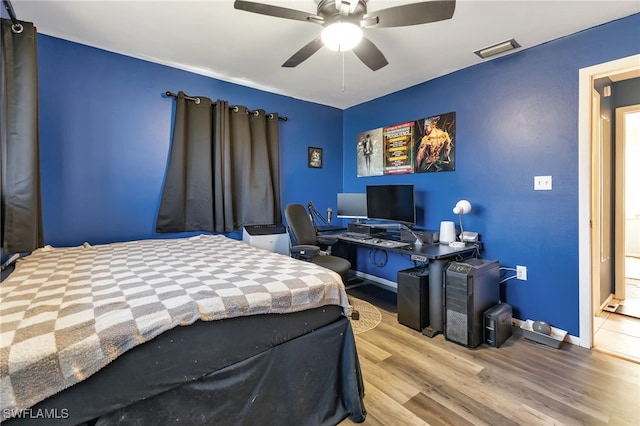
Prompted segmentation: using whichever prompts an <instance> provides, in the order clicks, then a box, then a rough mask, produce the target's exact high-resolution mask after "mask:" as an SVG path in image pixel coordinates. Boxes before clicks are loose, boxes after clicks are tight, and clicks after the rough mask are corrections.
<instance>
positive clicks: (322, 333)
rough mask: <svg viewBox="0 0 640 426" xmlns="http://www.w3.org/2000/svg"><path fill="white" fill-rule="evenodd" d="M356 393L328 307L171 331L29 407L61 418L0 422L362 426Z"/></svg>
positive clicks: (350, 340)
mask: <svg viewBox="0 0 640 426" xmlns="http://www.w3.org/2000/svg"><path fill="white" fill-rule="evenodd" d="M213 323H218V324H213ZM363 396H364V386H363V382H362V377H361V372H360V365H359V362H358V355H357V351H356V347H355V340H354V337H353V332H352V329H351V324H350V322H349V319H348V318H346V317H345V316H344V315H343V314H342V311H341V308H340V307H337V306H327V307H323V308H318V309H315V310H311V311H304V312H297V313H294V314H287V315H264V316H255V317H243V318H237V319H231V320H224V321H214V322H212V323H206V322H198V323H195V324H193V325H191V326H188V327H177V328H175V329H172V330H169V331H168V332H166V333H163V334H162V335H160V336H158V337H157V338H156V339H154V340H152V341H150V342H147V343H145V344H143V345H140V346H137V347H136V348H134V349H132V350H131V351H129V352H127V353H125V354H124V355H123V356H121V357H120V358H118V359H117V360H116V361H114V362H113V363H111V364H110V365H108V366H107V367H105V368H104V369H103V370H101V371H100V372H98V373H97V374H95V375H94V376H92V377H90V378H89V379H87V380H85V381H83V382H80V383H78V384H77V385H75V386H73V387H71V388H69V389H67V390H65V391H63V392H61V393H59V394H57V395H54V396H52V397H50V398H48V399H46V400H44V401H42V402H41V403H39V404H37V405H36V406H35V407H32V410H31V413H32V414H34V413H39V412H45V413H47V412H48V413H54V414H58V415H59V414H66V415H65V416H59V417H65V418H58V419H42V418H40V419H37V418H31V419H18V418H14V419H11V420H8V421H6V422H3V424H6V425H7V426H15V425H23V424H24V425H44V424H46V425H63V424H64V425H77V424H85V425H100V426H102V425H159V424H174V423H175V424H177V423H180V424H185V425H216V426H224V425H276V424H277V425H296V426H298V425H305V426H306V425H336V424H338V423H340V422H341V421H342V420H343V419H345V418H347V417H349V418H350V419H351V421H353V422H356V423H359V422H362V421H364V419H365V416H366V411H365V408H364V404H363V401H362V399H363ZM39 410H48V411H39Z"/></svg>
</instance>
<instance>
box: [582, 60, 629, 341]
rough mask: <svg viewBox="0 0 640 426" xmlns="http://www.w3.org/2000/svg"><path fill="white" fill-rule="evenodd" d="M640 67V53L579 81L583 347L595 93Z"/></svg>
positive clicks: (589, 319) (589, 303)
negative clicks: (601, 83) (599, 84)
mask: <svg viewBox="0 0 640 426" xmlns="http://www.w3.org/2000/svg"><path fill="white" fill-rule="evenodd" d="M637 69H640V54H639V55H633V56H628V57H626V58H621V59H617V60H614V61H610V62H605V63H602V64H597V65H593V66H590V67H586V68H581V69H580V70H579V80H578V281H579V296H578V297H579V317H580V318H579V320H580V336H579V342H580V346H582V347H584V348H589V349H590V348H591V347H593V322H594V321H593V315H594V311H593V287H592V285H593V280H592V278H593V277H592V262H591V259H592V252H593V248H592V241H591V232H592V229H591V228H592V227H591V225H592V223H591V218H592V214H591V213H592V212H591V205H592V201H591V200H592V188H591V182H592V176H591V157H592V150H593V147H592V144H591V95H592V92H591V91H592V89H593V81H594V80H595V79H597V78H602V77H607V76H611V75H616V74H622V73H626V72H629V71H633V70H637Z"/></svg>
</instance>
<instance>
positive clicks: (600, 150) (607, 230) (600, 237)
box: [591, 89, 612, 313]
mask: <svg viewBox="0 0 640 426" xmlns="http://www.w3.org/2000/svg"><path fill="white" fill-rule="evenodd" d="M591 123H592V133H591V135H592V140H591V143H592V144H593V148H594V149H593V150H592V155H593V157H592V162H591V167H592V174H591V176H592V197H593V198H592V208H591V224H592V228H591V241H592V249H593V252H592V268H593V270H592V277H593V304H594V306H593V308H594V312H595V313H600V312H601V310H602V308H603V307H604V305H605V304H606V303H607V302H608V301H609V299H610V297H611V296H612V260H611V252H612V250H611V248H612V247H611V246H612V238H611V237H612V232H611V230H612V215H611V211H612V190H611V185H612V177H611V173H612V167H611V161H612V156H611V149H612V146H611V120H610V119H609V118H608V117H605V116H603V115H602V114H601V113H600V94H599V93H598V92H597V91H596V90H595V89H594V90H593V92H592V121H591Z"/></svg>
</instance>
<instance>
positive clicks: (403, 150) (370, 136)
mask: <svg viewBox="0 0 640 426" xmlns="http://www.w3.org/2000/svg"><path fill="white" fill-rule="evenodd" d="M357 139H358V140H357V158H358V177H363V176H379V175H382V174H401V173H430V172H444V171H453V170H455V169H456V162H455V139H456V113H455V112H448V113H445V114H439V115H434V116H431V117H426V118H421V119H419V120H416V121H409V122H406V123H401V124H395V125H393V126H387V127H384V128H382V127H381V128H378V129H373V130H369V131H366V132H362V133H358V136H357Z"/></svg>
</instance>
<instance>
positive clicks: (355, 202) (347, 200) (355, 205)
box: [337, 193, 367, 222]
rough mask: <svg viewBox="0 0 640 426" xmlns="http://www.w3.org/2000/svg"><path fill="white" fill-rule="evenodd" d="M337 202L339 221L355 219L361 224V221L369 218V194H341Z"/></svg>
mask: <svg viewBox="0 0 640 426" xmlns="http://www.w3.org/2000/svg"><path fill="white" fill-rule="evenodd" d="M337 201H338V203H337V204H338V206H337V207H338V214H337V217H338V218H339V219H355V220H356V222H360V219H366V218H367V194H364V193H339V194H338V200H337Z"/></svg>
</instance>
